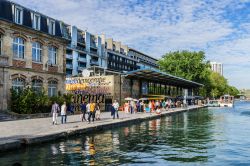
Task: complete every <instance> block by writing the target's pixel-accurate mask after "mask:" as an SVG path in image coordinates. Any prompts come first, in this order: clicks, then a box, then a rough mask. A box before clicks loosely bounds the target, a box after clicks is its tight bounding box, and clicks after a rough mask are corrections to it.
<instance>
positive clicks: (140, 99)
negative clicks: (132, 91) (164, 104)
mask: <svg viewBox="0 0 250 166" xmlns="http://www.w3.org/2000/svg"><path fill="white" fill-rule="evenodd" d="M139 100H142V101H143V100H148V98H140V99H139Z"/></svg>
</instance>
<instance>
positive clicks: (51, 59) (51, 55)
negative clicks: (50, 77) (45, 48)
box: [49, 46, 57, 65]
mask: <svg viewBox="0 0 250 166" xmlns="http://www.w3.org/2000/svg"><path fill="white" fill-rule="evenodd" d="M56 57H57V49H56V48H55V47H53V46H49V63H50V64H52V65H55V64H56V61H57V59H56Z"/></svg>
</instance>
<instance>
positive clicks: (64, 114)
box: [61, 102, 67, 124]
mask: <svg viewBox="0 0 250 166" xmlns="http://www.w3.org/2000/svg"><path fill="white" fill-rule="evenodd" d="M66 122H67V106H66V102H63V105H62V106H61V123H62V124H63V123H66Z"/></svg>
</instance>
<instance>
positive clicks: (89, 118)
mask: <svg viewBox="0 0 250 166" xmlns="http://www.w3.org/2000/svg"><path fill="white" fill-rule="evenodd" d="M89 108H90V112H89V117H88V121H89V123H90V121H91V118H92V122H94V121H95V103H94V102H92V101H91V102H90V105H89Z"/></svg>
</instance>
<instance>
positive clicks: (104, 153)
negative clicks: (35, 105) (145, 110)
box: [0, 102, 250, 166]
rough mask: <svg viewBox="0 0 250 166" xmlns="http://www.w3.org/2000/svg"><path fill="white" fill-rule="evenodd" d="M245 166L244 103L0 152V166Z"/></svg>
mask: <svg viewBox="0 0 250 166" xmlns="http://www.w3.org/2000/svg"><path fill="white" fill-rule="evenodd" d="M15 162H19V163H21V164H22V165H37V166H38V165H143V166H144V165H151V166H152V165H157V166H159V165H174V166H176V165H192V166H193V165H213V166H214V165H220V166H224V165H250V102H236V105H235V107H234V108H209V109H201V110H199V111H192V112H185V113H180V114H177V115H173V116H169V117H163V118H161V119H157V120H151V121H147V122H142V123H140V124H136V125H130V126H127V127H121V128H115V129H112V130H111V129H110V130H106V131H101V132H98V133H95V134H88V135H78V136H75V137H72V138H69V139H65V140H57V141H55V142H52V143H48V144H42V145H37V146H31V147H29V148H26V149H21V150H16V151H12V152H6V153H2V154H0V165H12V164H13V163H15Z"/></svg>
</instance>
